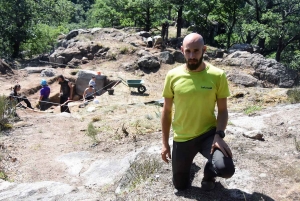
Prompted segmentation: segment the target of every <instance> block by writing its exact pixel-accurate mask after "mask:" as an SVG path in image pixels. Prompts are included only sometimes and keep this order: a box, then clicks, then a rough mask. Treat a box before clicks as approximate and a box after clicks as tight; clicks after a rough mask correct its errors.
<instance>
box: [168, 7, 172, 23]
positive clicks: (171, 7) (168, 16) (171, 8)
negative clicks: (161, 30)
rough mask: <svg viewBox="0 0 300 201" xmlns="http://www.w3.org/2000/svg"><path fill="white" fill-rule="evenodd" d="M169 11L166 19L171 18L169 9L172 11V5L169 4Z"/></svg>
mask: <svg viewBox="0 0 300 201" xmlns="http://www.w3.org/2000/svg"><path fill="white" fill-rule="evenodd" d="M168 9H169V13H168V20H172V19H171V11H172V6H169V8H168Z"/></svg>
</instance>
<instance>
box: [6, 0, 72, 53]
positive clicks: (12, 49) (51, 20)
mask: <svg viewBox="0 0 300 201" xmlns="http://www.w3.org/2000/svg"><path fill="white" fill-rule="evenodd" d="M70 12H72V4H71V2H69V1H67V0H1V1H0V38H2V40H3V43H2V44H0V52H2V55H5V56H12V57H13V58H16V57H19V56H20V51H21V49H20V47H21V45H22V44H23V43H26V42H27V41H28V40H30V39H32V38H34V37H36V35H35V25H37V24H39V23H46V24H48V25H59V24H61V23H63V22H66V21H68V20H69V16H70ZM4 52H5V53H4Z"/></svg>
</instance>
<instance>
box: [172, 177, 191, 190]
mask: <svg viewBox="0 0 300 201" xmlns="http://www.w3.org/2000/svg"><path fill="white" fill-rule="evenodd" d="M189 181H190V174H189V173H176V174H174V175H173V184H174V187H175V188H176V189H177V190H185V189H187V188H188V187H189Z"/></svg>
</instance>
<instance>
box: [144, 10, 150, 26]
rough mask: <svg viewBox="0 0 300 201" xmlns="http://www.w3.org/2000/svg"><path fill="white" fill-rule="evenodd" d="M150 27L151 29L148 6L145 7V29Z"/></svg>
mask: <svg viewBox="0 0 300 201" xmlns="http://www.w3.org/2000/svg"><path fill="white" fill-rule="evenodd" d="M150 29H151V19H150V8H147V11H146V27H145V31H150Z"/></svg>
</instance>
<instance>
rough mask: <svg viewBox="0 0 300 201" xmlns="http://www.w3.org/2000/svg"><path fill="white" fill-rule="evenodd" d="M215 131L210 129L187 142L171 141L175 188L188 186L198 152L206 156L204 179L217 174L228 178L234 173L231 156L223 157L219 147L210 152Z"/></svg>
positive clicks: (181, 188)
mask: <svg viewBox="0 0 300 201" xmlns="http://www.w3.org/2000/svg"><path fill="white" fill-rule="evenodd" d="M215 131H216V129H212V130H210V131H208V132H206V133H204V134H203V135H201V136H199V137H197V138H194V139H192V140H189V141H187V142H175V141H174V142H173V150H172V171H173V184H174V186H175V188H176V189H178V190H184V189H186V188H188V187H189V184H190V182H189V181H190V169H191V165H192V162H193V160H194V157H195V156H196V154H197V153H198V152H199V153H200V154H202V155H203V156H204V157H205V158H207V163H206V165H205V167H204V180H211V179H213V178H214V177H217V176H218V177H223V178H230V177H231V176H232V175H233V174H234V172H235V168H234V164H233V161H232V158H230V157H225V156H224V154H223V153H222V152H221V151H220V150H219V149H217V150H215V151H214V152H213V154H210V151H211V147H212V143H213V140H214V136H215Z"/></svg>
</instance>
